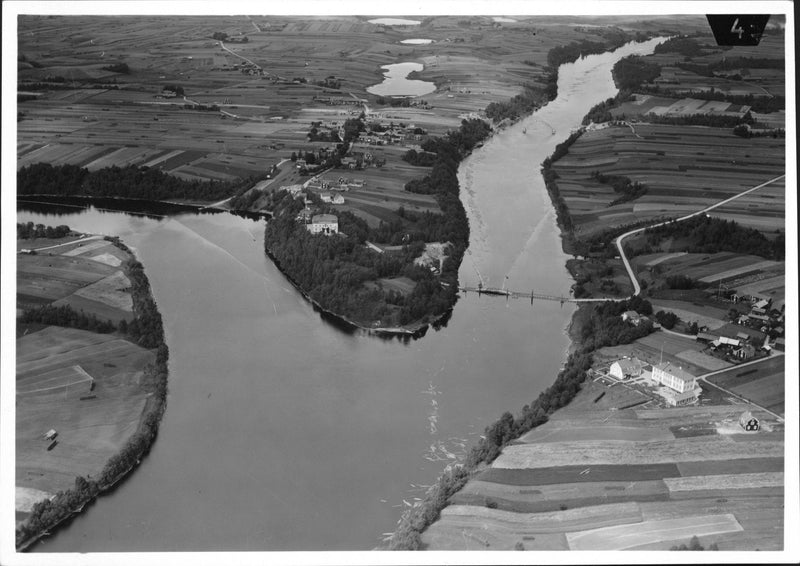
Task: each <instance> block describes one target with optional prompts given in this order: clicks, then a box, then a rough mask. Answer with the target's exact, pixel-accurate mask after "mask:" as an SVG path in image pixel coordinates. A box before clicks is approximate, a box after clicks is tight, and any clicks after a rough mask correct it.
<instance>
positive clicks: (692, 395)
mask: <svg viewBox="0 0 800 566" xmlns="http://www.w3.org/2000/svg"><path fill="white" fill-rule="evenodd" d="M653 380H654V381H655V382H656V383H660V384H661V385H664V386H665V387H664V388H662V389H661V390H660V391H659V393H661V395H662V396H663V397H664V399H665V400H666V401H667V403H668V404H670V405H672V406H673V407H674V406H677V405H689V404H691V403H694V402H695V401H697V398H698V397H699V396H700V393H701V392H702V390H701V389H700V387H699V386H698V385H697V379H696V378H695V376H693V375H692V374H690V373H688V372H687V371H684V370H683V369H682V368H680V367H675V366H673V365H672V364H671V363H670V362H664V363H661V364H658V365H655V366H653Z"/></svg>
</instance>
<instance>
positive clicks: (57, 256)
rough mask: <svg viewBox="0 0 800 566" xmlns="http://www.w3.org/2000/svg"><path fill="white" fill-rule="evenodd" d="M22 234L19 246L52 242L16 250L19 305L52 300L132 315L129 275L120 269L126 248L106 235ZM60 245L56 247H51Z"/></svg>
mask: <svg viewBox="0 0 800 566" xmlns="http://www.w3.org/2000/svg"><path fill="white" fill-rule="evenodd" d="M51 242H53V243H50V244H49V245H45V244H47V242H46V241H45V239H43V238H40V239H38V240H36V241H31V240H19V241H18V242H17V247H18V248H19V249H23V248H27V249H35V248H36V247H44V248H48V249H46V250H42V251H40V252H38V253H37V254H36V255H29V254H18V256H17V306H18V308H21V307H23V306H25V305H42V304H48V303H53V304H54V305H56V306H59V305H63V304H67V305H70V306H71V307H72V308H74V309H75V310H78V311H80V310H83V311H84V312H85V313H87V314H94V315H96V316H97V317H98V318H99V319H100V320H111V321H113V322H115V323H116V322H119V321H120V320H123V319H124V320H128V321H130V320H132V319H133V311H132V309H133V302H132V300H131V297H130V294H129V293H128V292H127V291H126V289H127V288H128V287H129V286H130V281H129V280H128V278H127V276H125V274H124V273H123V272H122V271H121V270H120V269H119V266H120V265H121V264H122V261H123V260H125V259H127V256H126V254H125V252H123V251H121V250H120V249H118V248H116V247H114V246H113V245H111V243H110V242H107V241H105V240H102V239H91V240H90V239H83V240H81V241H74V242H70V241H68V240H66V241H64V240H63V239H62V240H53V241H51ZM51 246H56V247H51Z"/></svg>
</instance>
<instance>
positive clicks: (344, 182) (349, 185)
mask: <svg viewBox="0 0 800 566" xmlns="http://www.w3.org/2000/svg"><path fill="white" fill-rule="evenodd" d="M366 184H367V183H366V181H364V179H350V178H349V177H339V178H338V179H337V180H336V181H331V180H327V179H314V180H312V181H310V182H309V183H308V185H306V186H307V187H308V188H309V189H316V190H321V191H339V192H347V191H349V190H350V189H360V188H362V187H364V186H365V185H366ZM323 200H324V199H323Z"/></svg>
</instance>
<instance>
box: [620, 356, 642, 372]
mask: <svg viewBox="0 0 800 566" xmlns="http://www.w3.org/2000/svg"><path fill="white" fill-rule="evenodd" d="M614 363H615V364H618V365H619V367H620V369H621V370H622V371H641V369H642V362H640V361H639V360H637V359H636V358H633V359H631V358H623V359H621V360H617V361H616V362H614Z"/></svg>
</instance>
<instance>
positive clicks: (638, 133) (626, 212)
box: [554, 124, 786, 237]
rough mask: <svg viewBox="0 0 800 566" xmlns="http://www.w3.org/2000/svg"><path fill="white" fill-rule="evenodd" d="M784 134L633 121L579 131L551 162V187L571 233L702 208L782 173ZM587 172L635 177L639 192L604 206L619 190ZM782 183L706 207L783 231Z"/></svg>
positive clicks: (588, 232)
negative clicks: (554, 182) (751, 134)
mask: <svg viewBox="0 0 800 566" xmlns="http://www.w3.org/2000/svg"><path fill="white" fill-rule="evenodd" d="M784 155H785V153H784V140H782V139H772V138H753V139H749V140H746V139H743V138H739V137H737V136H735V135H733V134H732V133H731V131H730V130H729V129H720V128H706V127H700V126H691V127H687V126H668V125H652V124H637V125H636V126H635V133H634V132H632V131H631V129H630V128H628V127H627V126H623V127H608V128H604V129H600V130H592V131H587V132H586V133H585V134H583V135H582V136H581V137H580V138H579V139H578V141H576V142H575V143H574V144H573V145H572V146H571V147H570V149H569V153H568V154H567V155H566V156H565V157H564V158H562V159H560V160H559V161H557V162H556V164H555V167H554V168H555V171H556V172H557V173H558V175H559V181H558V186H559V189H560V192H561V195H562V196H563V198H564V200H565V202H566V204H567V206H568V207H569V210H570V214H571V216H572V219H573V222H574V223H575V226H576V234H577V235H578V236H579V237H586V236H590V235H592V234H594V233H596V232H598V231H600V230H602V229H605V228H608V227H610V226H620V225H624V224H629V223H632V222H638V221H642V220H648V219H653V218H657V217H662V216H665V217H674V216H682V215H684V214H687V213H690V212H694V211H697V210H700V209H702V208H705V207H706V206H709V205H711V204H714V203H716V202H718V201H721V200H724V199H726V198H729V197H731V196H733V195H735V194H736V193H738V192H741V191H743V190H745V189H748V188H751V187H754V186H756V185H758V184H760V183H763V182H764V181H767V180H769V179H772V178H774V177H777V176H778V175H781V174H783V173H784V172H785V157H784ZM593 171H600V172H601V173H604V174H611V175H624V176H627V177H629V178H631V179H632V180H633V181H640V182H641V183H643V184H644V185H646V187H647V194H645V195H644V196H642V197H639V198H638V199H636V200H633V201H628V202H624V203H621V204H616V205H614V206H610V204H611V202H612V201H613V200H614V199H616V198H617V197H618V196H619V195H618V194H616V193H614V191H613V190H612V189H611V188H610V187H609V186H607V185H603V184H601V183H599V182H597V181H595V180H593V179H592V178H591V177H590V175H591V173H592V172H593ZM785 203H786V201H785V193H784V191H783V190H782V185H781V184H780V183H776V186H775V187H764V192H763V193H762V192H760V191H755V192H753V193H751V195H749V196H748V197H746V198H742V199H739V200H736V201H733V202H731V203H730V204H728V205H726V206H725V207H721V208H720V209H718V210H715V211H714V212H713V215H714V216H720V217H723V218H733V219H736V220H737V221H740V222H741V223H742V224H744V225H745V226H752V227H754V228H757V229H759V230H763V231H765V232H774V231H775V229H778V228H780V229H781V230H783V229H784V209H785Z"/></svg>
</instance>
